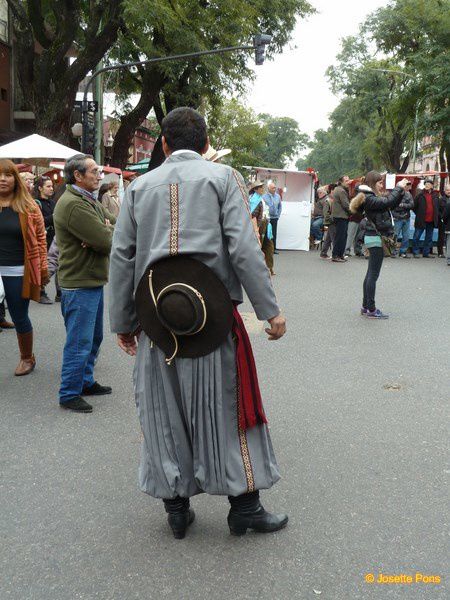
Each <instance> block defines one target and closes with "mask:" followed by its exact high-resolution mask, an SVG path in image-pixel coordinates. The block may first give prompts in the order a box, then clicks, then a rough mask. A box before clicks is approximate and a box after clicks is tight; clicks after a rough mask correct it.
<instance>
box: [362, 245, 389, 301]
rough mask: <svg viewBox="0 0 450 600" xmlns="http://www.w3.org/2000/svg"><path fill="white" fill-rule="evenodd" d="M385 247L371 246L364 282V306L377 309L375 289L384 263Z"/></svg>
mask: <svg viewBox="0 0 450 600" xmlns="http://www.w3.org/2000/svg"><path fill="white" fill-rule="evenodd" d="M383 257H384V254H383V248H369V265H368V267H367V275H366V278H365V279H364V284H363V294H364V295H363V308H367V309H368V310H372V311H373V310H375V289H376V287H377V279H378V277H379V275H380V271H381V265H382V264H383Z"/></svg>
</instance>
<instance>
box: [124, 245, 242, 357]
mask: <svg viewBox="0 0 450 600" xmlns="http://www.w3.org/2000/svg"><path fill="white" fill-rule="evenodd" d="M135 304H136V312H137V316H138V319H139V323H140V324H141V327H142V329H143V330H144V332H145V333H146V335H147V336H148V337H149V338H150V339H151V340H152V341H153V342H154V343H155V344H156V345H157V346H158V348H161V350H162V351H163V352H164V353H165V354H166V356H167V361H168V362H170V360H172V359H173V358H174V357H175V356H177V357H180V358H196V357H198V356H205V355H206V354H210V353H211V352H213V350H215V349H216V348H217V347H218V346H220V344H222V342H224V341H225V339H226V337H227V335H228V334H229V333H230V331H231V327H232V324H233V304H232V302H231V298H230V295H229V293H228V290H227V289H226V287H225V286H224V285H223V283H222V282H221V281H220V279H219V278H218V277H217V275H216V274H215V273H214V272H213V271H212V270H211V269H210V268H209V267H207V266H206V265H205V264H204V263H202V262H200V261H198V260H195V259H193V258H190V257H189V256H183V255H182V256H174V257H170V258H163V259H162V260H159V261H158V262H156V263H154V264H152V265H150V266H149V267H147V269H146V270H145V273H144V275H143V276H142V278H141V280H140V282H139V285H138V287H137V289H136V294H135Z"/></svg>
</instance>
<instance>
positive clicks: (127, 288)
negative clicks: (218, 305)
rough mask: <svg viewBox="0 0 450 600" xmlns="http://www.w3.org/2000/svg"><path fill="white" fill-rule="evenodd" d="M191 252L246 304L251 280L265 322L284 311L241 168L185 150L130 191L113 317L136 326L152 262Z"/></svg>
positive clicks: (114, 326)
mask: <svg viewBox="0 0 450 600" xmlns="http://www.w3.org/2000/svg"><path fill="white" fill-rule="evenodd" d="M175 254H188V255H190V256H192V258H196V259H197V260H201V261H202V262H203V263H205V264H206V265H208V266H209V267H210V268H211V269H212V270H213V271H214V272H215V273H216V275H217V276H218V277H219V278H220V279H221V280H222V282H223V283H224V285H225V286H226V287H227V289H228V291H229V293H230V296H231V298H232V300H234V301H236V302H242V300H243V294H242V288H241V284H242V285H243V287H244V289H245V291H246V293H247V296H248V297H249V299H250V302H251V303H252V305H253V307H254V309H255V312H256V315H257V317H258V319H260V320H266V319H269V318H271V317H274V316H276V315H278V314H279V312H280V309H279V307H278V304H277V300H276V297H275V293H274V291H273V287H272V282H271V278H270V274H269V271H268V269H267V267H266V264H265V262H264V255H263V253H262V252H261V248H260V246H259V242H258V239H257V237H256V234H255V232H254V229H253V224H252V221H251V215H250V209H249V203H248V196H247V192H246V190H245V186H244V182H243V179H242V177H241V175H240V174H239V173H237V172H236V171H234V170H233V169H231V168H230V167H228V166H226V165H221V164H215V163H212V162H208V161H206V160H204V159H203V158H202V157H201V156H200V155H199V154H196V153H193V152H183V153H181V154H177V155H172V156H170V157H169V158H168V159H167V160H166V161H165V162H164V163H163V164H162V165H161V166H160V167H159V168H157V169H155V170H154V171H151V172H149V173H146V174H145V175H143V176H141V177H139V178H138V179H136V180H135V181H134V182H133V183H132V184H131V185H130V186H129V187H128V188H127V191H126V194H125V198H124V201H123V203H122V208H121V211H120V214H119V218H118V221H117V224H116V227H115V231H114V238H113V245H112V252H111V261H110V275H109V277H110V279H109V281H110V285H109V294H110V304H109V305H110V322H111V330H112V331H113V332H115V333H128V332H132V331H134V330H135V329H136V328H137V326H138V321H137V317H136V312H135V306H134V292H135V290H136V287H137V285H138V283H139V280H140V279H141V277H142V275H143V274H144V271H145V269H146V268H147V266H148V265H149V264H151V263H154V262H156V261H158V260H160V259H161V258H165V257H167V256H171V255H175Z"/></svg>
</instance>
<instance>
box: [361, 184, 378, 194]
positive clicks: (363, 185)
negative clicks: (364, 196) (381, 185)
mask: <svg viewBox="0 0 450 600" xmlns="http://www.w3.org/2000/svg"><path fill="white" fill-rule="evenodd" d="M358 192H372V194H373V193H374V191H373V189H372V188H370V187H369V186H368V185H365V184H364V183H363V184H362V185H360V186H359V188H358Z"/></svg>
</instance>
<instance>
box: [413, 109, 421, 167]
mask: <svg viewBox="0 0 450 600" xmlns="http://www.w3.org/2000/svg"><path fill="white" fill-rule="evenodd" d="M419 104H420V100H417V102H416V116H415V119H414V147H413V173H415V172H416V153H417V129H418V127H419Z"/></svg>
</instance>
